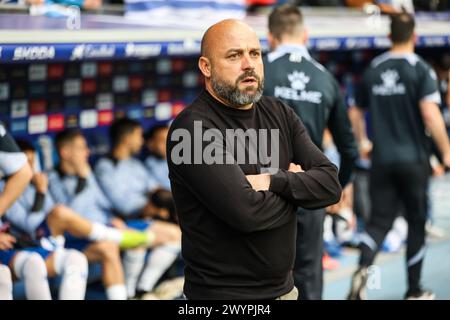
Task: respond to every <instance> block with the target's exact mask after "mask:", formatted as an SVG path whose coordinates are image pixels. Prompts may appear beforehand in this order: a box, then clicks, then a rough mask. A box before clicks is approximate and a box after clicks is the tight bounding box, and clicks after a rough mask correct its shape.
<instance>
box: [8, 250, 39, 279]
mask: <svg viewBox="0 0 450 320" xmlns="http://www.w3.org/2000/svg"><path fill="white" fill-rule="evenodd" d="M14 273H15V275H16V277H17V278H18V279H24V278H26V277H30V276H31V277H47V268H46V265H45V261H44V259H43V258H42V257H41V256H40V255H39V254H37V253H36V252H25V251H22V252H19V253H18V254H17V255H16V257H15V258H14Z"/></svg>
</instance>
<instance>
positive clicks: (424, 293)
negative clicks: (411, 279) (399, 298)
mask: <svg viewBox="0 0 450 320" xmlns="http://www.w3.org/2000/svg"><path fill="white" fill-rule="evenodd" d="M435 298H436V295H435V294H434V292H432V291H429V290H423V289H419V290H414V291H412V290H408V292H406V294H405V300H434V299H435Z"/></svg>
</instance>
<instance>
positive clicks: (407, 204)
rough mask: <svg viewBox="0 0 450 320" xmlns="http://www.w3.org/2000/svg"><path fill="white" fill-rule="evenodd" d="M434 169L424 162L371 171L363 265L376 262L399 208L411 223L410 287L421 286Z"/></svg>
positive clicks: (363, 244)
mask: <svg viewBox="0 0 450 320" xmlns="http://www.w3.org/2000/svg"><path fill="white" fill-rule="evenodd" d="M429 174H430V169H429V166H428V165H427V164H424V163H411V164H404V163H403V164H394V165H388V166H374V167H373V168H372V170H371V174H370V199H371V205H372V212H371V215H370V219H369V223H368V224H367V226H366V229H365V233H363V235H362V242H361V247H360V248H361V259H360V265H361V266H369V265H371V264H373V261H374V259H375V256H376V254H377V252H378V249H379V247H380V245H381V244H382V242H383V240H384V238H385V236H386V234H387V233H388V232H389V230H390V229H391V227H392V224H393V222H394V219H395V218H396V216H397V214H398V212H399V210H400V209H401V208H403V212H404V213H405V219H406V221H407V222H408V238H407V251H406V266H407V270H408V285H409V290H413V291H414V290H418V289H419V288H420V274H421V270H422V262H423V258H424V254H425V222H426V218H427V194H426V191H427V187H428V179H429Z"/></svg>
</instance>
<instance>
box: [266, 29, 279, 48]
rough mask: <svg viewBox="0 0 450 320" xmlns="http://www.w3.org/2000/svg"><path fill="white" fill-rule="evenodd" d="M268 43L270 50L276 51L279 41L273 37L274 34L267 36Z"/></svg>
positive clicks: (270, 33)
mask: <svg viewBox="0 0 450 320" xmlns="http://www.w3.org/2000/svg"><path fill="white" fill-rule="evenodd" d="M267 42H268V43H269V48H270V50H275V48H276V47H277V41H276V39H275V37H274V36H273V34H272V32H269V33H268V34H267Z"/></svg>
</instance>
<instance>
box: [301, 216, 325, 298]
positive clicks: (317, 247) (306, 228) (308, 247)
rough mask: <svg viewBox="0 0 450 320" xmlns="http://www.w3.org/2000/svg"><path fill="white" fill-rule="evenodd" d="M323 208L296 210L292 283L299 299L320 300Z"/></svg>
mask: <svg viewBox="0 0 450 320" xmlns="http://www.w3.org/2000/svg"><path fill="white" fill-rule="evenodd" d="M324 219H325V209H319V210H305V209H299V210H298V212H297V245H296V255H295V264H294V270H293V274H294V283H295V286H296V287H297V288H298V291H299V292H298V299H299V300H321V299H322V287H323V267H322V256H323V223H324Z"/></svg>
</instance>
